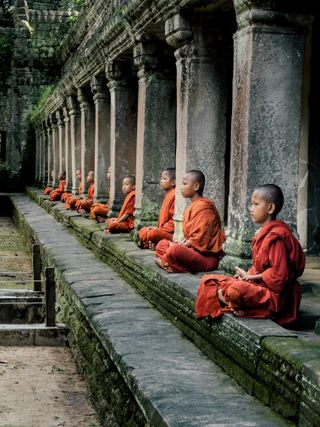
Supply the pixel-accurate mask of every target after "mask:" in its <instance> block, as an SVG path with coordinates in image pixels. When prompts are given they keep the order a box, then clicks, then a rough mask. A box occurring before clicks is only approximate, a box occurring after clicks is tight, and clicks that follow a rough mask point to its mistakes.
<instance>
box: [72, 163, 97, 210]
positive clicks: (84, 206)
mask: <svg viewBox="0 0 320 427" xmlns="http://www.w3.org/2000/svg"><path fill="white" fill-rule="evenodd" d="M87 183H88V184H89V186H88V197H87V198H85V199H79V200H77V201H76V204H75V209H76V210H77V211H78V212H80V213H89V212H90V209H91V206H92V205H93V195H94V172H93V171H89V173H88V176H87Z"/></svg>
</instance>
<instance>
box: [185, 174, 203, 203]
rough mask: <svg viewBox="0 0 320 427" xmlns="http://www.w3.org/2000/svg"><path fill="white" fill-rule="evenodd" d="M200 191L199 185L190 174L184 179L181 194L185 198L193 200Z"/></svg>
mask: <svg viewBox="0 0 320 427" xmlns="http://www.w3.org/2000/svg"><path fill="white" fill-rule="evenodd" d="M198 190H199V183H198V182H195V181H194V180H193V179H192V177H191V175H190V174H186V175H185V176H184V177H183V179H182V184H181V194H182V196H183V197H185V198H192V197H193V196H194V195H195V194H197V192H198Z"/></svg>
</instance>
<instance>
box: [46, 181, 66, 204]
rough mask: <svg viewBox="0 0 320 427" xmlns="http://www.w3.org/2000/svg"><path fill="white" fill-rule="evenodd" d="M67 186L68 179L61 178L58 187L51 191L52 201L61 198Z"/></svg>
mask: <svg viewBox="0 0 320 427" xmlns="http://www.w3.org/2000/svg"><path fill="white" fill-rule="evenodd" d="M65 186H66V180H65V179H62V180H60V182H59V185H58V188H56V189H55V190H53V191H51V193H50V196H49V200H51V201H52V202H53V201H55V200H60V199H61V196H62V193H63V192H64V189H65Z"/></svg>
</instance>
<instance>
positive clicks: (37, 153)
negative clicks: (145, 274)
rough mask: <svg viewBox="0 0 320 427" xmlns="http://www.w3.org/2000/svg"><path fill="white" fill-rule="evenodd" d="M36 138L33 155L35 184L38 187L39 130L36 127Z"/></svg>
mask: <svg viewBox="0 0 320 427" xmlns="http://www.w3.org/2000/svg"><path fill="white" fill-rule="evenodd" d="M35 136H36V155H35V174H34V175H35V176H34V178H35V184H36V185H37V186H38V185H39V184H40V128H39V126H37V127H36V128H35Z"/></svg>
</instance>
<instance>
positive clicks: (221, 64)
mask: <svg viewBox="0 0 320 427" xmlns="http://www.w3.org/2000/svg"><path fill="white" fill-rule="evenodd" d="M165 29H166V40H167V43H169V44H170V45H171V46H173V47H174V48H175V49H176V51H175V57H176V67H177V163H176V169H177V188H179V187H180V184H181V182H182V178H183V175H184V174H185V172H186V171H187V170H188V169H200V170H202V172H203V173H204V175H205V177H206V185H205V193H204V194H205V196H206V197H208V198H210V199H212V200H214V201H215V203H216V205H217V208H218V211H219V213H220V215H221V219H222V220H223V218H224V211H225V185H226V182H225V174H226V147H227V135H228V132H227V127H228V125H229V124H230V123H229V118H228V94H229V93H228V92H230V91H229V88H230V87H231V76H232V74H231V73H232V30H231V29H230V24H229V23H228V22H227V21H225V20H224V19H222V17H221V16H219V17H218V18H215V16H214V15H212V16H210V15H208V16H206V17H202V16H196V17H193V22H189V21H188V19H187V18H186V17H183V16H181V15H175V16H173V17H172V18H170V19H168V20H167V21H166V25H165ZM185 208H186V200H185V199H184V198H183V197H182V196H181V194H180V191H177V193H176V202H175V226H176V237H177V238H179V237H181V235H182V230H181V226H182V224H181V222H182V215H183V211H184V210H185Z"/></svg>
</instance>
